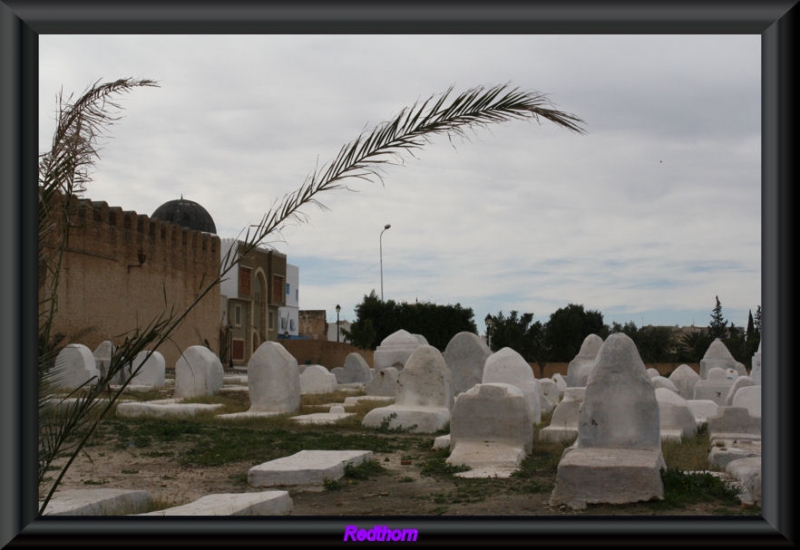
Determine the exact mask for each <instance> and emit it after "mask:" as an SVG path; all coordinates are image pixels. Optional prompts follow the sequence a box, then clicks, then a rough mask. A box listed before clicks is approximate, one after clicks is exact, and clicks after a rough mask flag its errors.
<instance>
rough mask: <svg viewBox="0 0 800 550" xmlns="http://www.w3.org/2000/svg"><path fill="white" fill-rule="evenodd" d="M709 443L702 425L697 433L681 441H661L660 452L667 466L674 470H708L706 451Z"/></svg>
mask: <svg viewBox="0 0 800 550" xmlns="http://www.w3.org/2000/svg"><path fill="white" fill-rule="evenodd" d="M710 450H711V443H710V441H709V437H708V430H707V428H706V426H703V427H702V428H701V429H700V430H698V432H697V435H695V436H694V437H692V438H684V439H683V440H682V441H681V442H677V441H663V442H662V443H661V454H662V455H664V462H666V464H667V467H668V468H671V469H676V470H689V471H701V470H709V469H710V466H709V462H708V453H709V451H710Z"/></svg>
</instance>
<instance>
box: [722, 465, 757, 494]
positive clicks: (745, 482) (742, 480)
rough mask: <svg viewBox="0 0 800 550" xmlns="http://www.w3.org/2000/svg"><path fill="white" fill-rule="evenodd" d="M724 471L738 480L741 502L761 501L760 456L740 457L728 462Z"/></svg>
mask: <svg viewBox="0 0 800 550" xmlns="http://www.w3.org/2000/svg"><path fill="white" fill-rule="evenodd" d="M725 471H726V472H728V473H729V474H730V475H731V476H733V477H734V478H735V479H737V480H738V481H739V485H740V487H741V488H742V494H741V495H739V499H740V500H741V501H742V502H743V503H748V504H755V503H760V502H761V457H760V456H759V457H750V458H740V459H739V460H734V461H733V462H730V463H729V464H728V465H727V466H726V467H725Z"/></svg>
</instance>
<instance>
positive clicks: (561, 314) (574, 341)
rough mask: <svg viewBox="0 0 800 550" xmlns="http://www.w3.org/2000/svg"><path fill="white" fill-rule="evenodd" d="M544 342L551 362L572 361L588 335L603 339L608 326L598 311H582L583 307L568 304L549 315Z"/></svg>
mask: <svg viewBox="0 0 800 550" xmlns="http://www.w3.org/2000/svg"><path fill="white" fill-rule="evenodd" d="M544 332H545V342H546V345H547V348H548V349H549V350H550V351H549V357H550V360H551V361H556V362H559V363H566V362H569V361H572V359H574V358H575V356H576V355H577V354H578V352H579V351H580V349H581V344H583V340H584V339H585V338H586V337H587V336H589V335H590V334H597V335H598V336H600V337H601V338H603V339H605V338H606V336H608V326H606V325H605V324H604V323H603V314H602V313H600V312H599V311H593V310H588V311H585V310H584V309H583V305H577V304H569V305H567V307H563V308H560V309H558V310H556V311H555V312H554V313H552V314H551V315H550V320H549V321H548V322H547V324H546V325H545V329H544Z"/></svg>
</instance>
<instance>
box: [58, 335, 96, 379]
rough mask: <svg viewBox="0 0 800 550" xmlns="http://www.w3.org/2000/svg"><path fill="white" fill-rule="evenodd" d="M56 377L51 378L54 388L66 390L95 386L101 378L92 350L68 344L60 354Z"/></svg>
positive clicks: (81, 345)
mask: <svg viewBox="0 0 800 550" xmlns="http://www.w3.org/2000/svg"><path fill="white" fill-rule="evenodd" d="M53 369H54V370H53V372H54V375H53V377H52V378H51V380H52V383H53V386H54V387H58V388H64V389H76V388H79V387H81V386H83V385H84V384H86V385H94V384H96V383H97V381H98V380H99V378H100V371H99V370H98V369H97V362H96V361H95V358H94V355H93V354H92V350H90V349H89V348H88V347H86V346H84V345H83V344H67V345H66V346H65V347H64V349H62V350H61V351H60V352H58V355H57V356H56V361H55V365H54V367H53Z"/></svg>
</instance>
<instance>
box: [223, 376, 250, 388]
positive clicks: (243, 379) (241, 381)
mask: <svg viewBox="0 0 800 550" xmlns="http://www.w3.org/2000/svg"><path fill="white" fill-rule="evenodd" d="M222 384H223V385H230V386H246V385H247V375H246V374H226V375H225V376H223V377H222Z"/></svg>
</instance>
